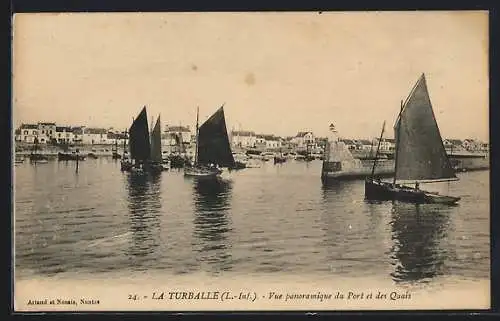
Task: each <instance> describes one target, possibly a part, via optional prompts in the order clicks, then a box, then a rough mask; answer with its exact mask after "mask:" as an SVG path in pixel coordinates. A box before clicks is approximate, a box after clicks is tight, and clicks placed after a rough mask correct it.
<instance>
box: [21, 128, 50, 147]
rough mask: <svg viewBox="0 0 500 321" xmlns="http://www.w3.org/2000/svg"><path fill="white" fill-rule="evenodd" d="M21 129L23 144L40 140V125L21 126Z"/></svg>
mask: <svg viewBox="0 0 500 321" xmlns="http://www.w3.org/2000/svg"><path fill="white" fill-rule="evenodd" d="M19 129H20V130H21V133H20V141H22V142H25V143H34V142H35V138H38V124H21V126H20V127H19ZM39 142H40V140H39ZM43 143H45V141H44V142H43Z"/></svg>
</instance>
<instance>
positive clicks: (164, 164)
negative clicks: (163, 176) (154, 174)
mask: <svg viewBox="0 0 500 321" xmlns="http://www.w3.org/2000/svg"><path fill="white" fill-rule="evenodd" d="M161 167H162V169H163V170H164V171H168V170H170V168H171V167H170V161H169V160H168V159H164V160H162V162H161Z"/></svg>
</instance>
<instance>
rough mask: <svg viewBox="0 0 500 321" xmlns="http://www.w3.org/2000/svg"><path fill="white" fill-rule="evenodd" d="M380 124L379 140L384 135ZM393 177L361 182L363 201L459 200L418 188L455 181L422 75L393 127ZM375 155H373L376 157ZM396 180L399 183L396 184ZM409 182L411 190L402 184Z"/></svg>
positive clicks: (415, 201) (436, 201) (372, 178)
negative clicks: (394, 143)
mask: <svg viewBox="0 0 500 321" xmlns="http://www.w3.org/2000/svg"><path fill="white" fill-rule="evenodd" d="M384 127H385V122H384V125H383V126H382V132H381V134H380V137H381V138H380V139H379V145H378V147H377V154H378V151H379V149H380V140H381V139H382V136H383V133H384ZM395 134H396V135H395V136H396V151H395V175H394V179H393V181H392V182H383V181H381V180H380V179H379V178H376V177H375V175H374V172H375V167H376V163H377V162H376V161H377V157H375V162H374V163H373V169H372V175H371V176H370V177H369V178H367V179H365V198H366V199H368V200H399V201H403V202H411V203H439V204H450V205H451V204H455V203H457V202H458V201H459V200H460V197H455V196H446V195H440V194H439V193H435V192H429V191H425V190H422V189H420V188H419V184H420V183H435V182H445V181H456V180H458V178H457V176H456V175H455V171H454V170H453V168H452V166H451V163H450V160H449V159H448V155H447V153H446V150H445V148H444V145H443V140H442V138H441V134H440V133H439V127H438V125H437V122H436V119H435V117H434V111H433V109H432V104H431V102H430V98H429V93H428V90H427V84H426V80H425V75H424V74H422V76H421V77H420V79H419V80H418V82H417V83H416V84H415V86H414V88H413V89H412V91H411V92H410V95H409V96H408V98H407V99H406V101H405V103H403V102H401V110H400V112H399V116H398V118H397V121H396V124H395ZM377 154H376V155H377ZM398 181H399V184H398ZM404 183H413V184H414V185H415V187H410V186H407V185H404Z"/></svg>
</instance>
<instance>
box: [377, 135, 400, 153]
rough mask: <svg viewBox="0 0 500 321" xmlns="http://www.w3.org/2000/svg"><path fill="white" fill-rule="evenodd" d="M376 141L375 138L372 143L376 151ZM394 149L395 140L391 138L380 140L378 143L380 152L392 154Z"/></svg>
mask: <svg viewBox="0 0 500 321" xmlns="http://www.w3.org/2000/svg"><path fill="white" fill-rule="evenodd" d="M378 141H379V138H375V140H374V142H373V146H374V149H375V150H376V149H377V147H378ZM395 148H396V140H395V139H393V138H382V140H381V141H380V151H381V152H387V153H392V152H394V151H395Z"/></svg>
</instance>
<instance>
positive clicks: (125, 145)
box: [116, 128, 127, 158]
mask: <svg viewBox="0 0 500 321" xmlns="http://www.w3.org/2000/svg"><path fill="white" fill-rule="evenodd" d="M124 133H125V135H124V136H123V158H125V149H126V148H127V129H126V128H125V132H124ZM116 152H118V150H117V151H116Z"/></svg>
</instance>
